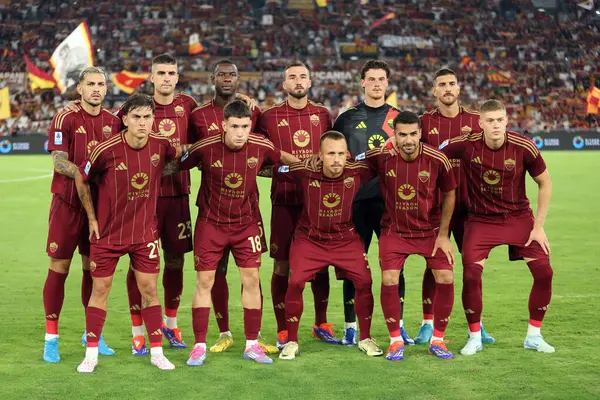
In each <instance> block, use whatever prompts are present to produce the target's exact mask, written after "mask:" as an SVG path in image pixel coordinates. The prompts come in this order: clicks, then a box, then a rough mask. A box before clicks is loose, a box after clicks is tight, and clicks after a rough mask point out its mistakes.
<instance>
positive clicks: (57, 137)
mask: <svg viewBox="0 0 600 400" xmlns="http://www.w3.org/2000/svg"><path fill="white" fill-rule="evenodd" d="M62 137H63V136H62V132H59V131H56V132H54V144H57V145H62Z"/></svg>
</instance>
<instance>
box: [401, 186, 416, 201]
mask: <svg viewBox="0 0 600 400" xmlns="http://www.w3.org/2000/svg"><path fill="white" fill-rule="evenodd" d="M416 195H417V191H416V190H415V188H414V187H413V186H412V185H411V184H408V183H405V184H404V185H402V186H400V187H399V188H398V196H400V198H401V199H402V200H406V201H409V200H412V199H413V198H414V197H415V196H416Z"/></svg>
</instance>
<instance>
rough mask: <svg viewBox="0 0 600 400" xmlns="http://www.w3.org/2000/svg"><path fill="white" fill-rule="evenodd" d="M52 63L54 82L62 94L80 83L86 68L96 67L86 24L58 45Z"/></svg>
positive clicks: (81, 25) (82, 24) (51, 59)
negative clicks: (80, 76) (80, 75)
mask: <svg viewBox="0 0 600 400" xmlns="http://www.w3.org/2000/svg"><path fill="white" fill-rule="evenodd" d="M50 63H51V64H52V67H54V74H53V77H54V80H55V81H56V84H57V86H58V89H59V90H60V92H61V93H64V92H66V91H67V89H68V88H69V87H71V86H73V85H74V84H76V83H77V82H78V81H79V73H80V72H81V71H82V70H83V69H85V68H86V67H89V66H92V65H94V50H93V48H92V39H91V36H90V31H89V29H88V26H87V24H86V23H85V22H82V23H81V24H79V26H78V27H77V28H76V29H75V30H74V31H73V32H71V34H70V35H69V36H67V38H66V39H65V40H63V41H62V43H61V44H59V45H58V47H57V48H56V50H54V53H52V57H50Z"/></svg>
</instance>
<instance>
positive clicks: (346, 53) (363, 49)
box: [338, 42, 379, 59]
mask: <svg viewBox="0 0 600 400" xmlns="http://www.w3.org/2000/svg"><path fill="white" fill-rule="evenodd" d="M338 48H339V51H340V55H341V56H342V58H344V59H349V58H353V57H357V58H377V53H378V52H379V48H378V47H377V45H376V44H370V45H366V46H359V45H357V44H356V43H352V42H344V43H340V44H339V47H338Z"/></svg>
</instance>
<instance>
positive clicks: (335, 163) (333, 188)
mask: <svg viewBox="0 0 600 400" xmlns="http://www.w3.org/2000/svg"><path fill="white" fill-rule="evenodd" d="M347 153H348V146H347V145H346V140H345V138H344V135H342V134H341V133H340V132H336V131H329V132H326V133H325V134H323V136H321V139H320V153H319V156H320V159H321V161H322V167H321V168H316V169H315V168H311V167H308V166H305V164H304V163H298V164H294V165H292V166H290V167H287V166H282V167H279V169H278V171H277V173H276V174H275V178H277V179H281V180H284V181H287V182H291V183H296V184H298V185H299V186H300V187H301V188H302V193H303V197H304V207H303V209H302V215H301V217H300V220H299V222H298V227H297V229H296V231H295V233H294V239H293V242H292V245H291V248H290V269H291V272H292V273H291V276H290V282H289V287H288V291H287V295H286V297H285V302H286V321H287V329H288V332H289V341H288V342H287V343H286V345H285V347H284V348H283V350H282V352H281V354H280V355H279V358H281V359H284V360H292V359H294V358H295V357H296V355H297V354H298V351H299V350H298V326H299V324H300V318H301V317H302V311H303V307H304V305H303V300H302V292H303V291H304V285H305V284H306V282H308V281H309V280H311V279H313V278H314V276H315V274H316V273H317V272H319V271H320V270H321V269H323V268H324V267H325V268H327V267H328V266H329V265H333V266H334V267H336V269H338V270H340V271H343V273H344V275H345V276H346V277H347V278H348V279H350V280H351V281H352V282H353V283H354V286H355V287H356V314H358V324H359V327H360V342H359V344H358V348H359V349H360V350H361V351H363V352H365V353H367V355H369V356H380V355H382V354H383V352H382V351H381V349H380V348H379V347H378V346H377V344H376V343H375V341H374V340H373V339H372V338H371V333H370V330H371V317H372V315H373V293H372V291H371V285H372V283H373V282H372V279H371V271H370V270H369V265H368V262H367V254H366V253H365V247H364V244H363V243H362V240H361V239H360V235H358V234H357V233H356V231H355V229H354V225H353V224H352V212H353V207H352V200H353V199H354V196H355V195H356V193H357V192H358V190H359V188H360V185H361V183H362V182H368V180H369V179H371V177H372V172H371V171H370V170H369V167H368V166H367V164H365V163H364V162H357V163H354V162H348V163H347V162H346V157H347Z"/></svg>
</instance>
